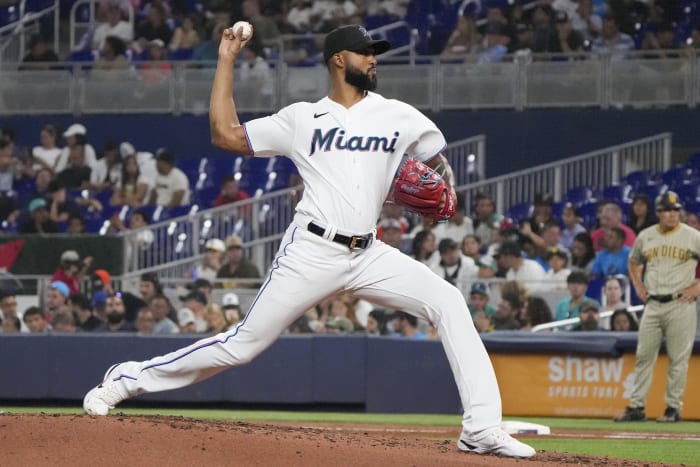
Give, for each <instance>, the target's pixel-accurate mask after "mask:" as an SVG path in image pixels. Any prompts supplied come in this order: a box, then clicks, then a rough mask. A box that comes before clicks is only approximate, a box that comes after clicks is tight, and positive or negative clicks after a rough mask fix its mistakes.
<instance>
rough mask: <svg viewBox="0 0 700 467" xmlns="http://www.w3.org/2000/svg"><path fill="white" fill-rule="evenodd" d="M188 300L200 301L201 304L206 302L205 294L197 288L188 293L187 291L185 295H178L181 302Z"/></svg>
mask: <svg viewBox="0 0 700 467" xmlns="http://www.w3.org/2000/svg"><path fill="white" fill-rule="evenodd" d="M189 300H196V301H198V302H199V303H201V304H202V305H206V304H207V297H206V295H204V293H202V292H200V291H199V290H193V291H191V292H190V293H188V294H187V295H183V296H181V297H180V301H181V302H186V301H189Z"/></svg>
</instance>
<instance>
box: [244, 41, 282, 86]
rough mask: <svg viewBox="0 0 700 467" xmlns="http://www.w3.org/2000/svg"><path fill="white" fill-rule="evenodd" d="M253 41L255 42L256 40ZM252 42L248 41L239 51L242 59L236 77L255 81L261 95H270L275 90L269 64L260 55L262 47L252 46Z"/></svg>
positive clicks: (245, 80)
mask: <svg viewBox="0 0 700 467" xmlns="http://www.w3.org/2000/svg"><path fill="white" fill-rule="evenodd" d="M256 34H257V31H256ZM254 42H255V43H257V41H254ZM254 42H251V43H249V44H248V45H247V46H246V47H244V48H243V50H242V51H241V55H240V57H241V59H242V61H241V63H240V65H239V66H238V70H237V73H238V74H237V77H238V80H239V82H242V83H255V85H256V88H257V91H258V92H259V93H260V94H261V95H262V96H272V94H273V93H274V91H275V83H274V80H273V77H272V71H271V70H270V65H268V63H267V62H266V61H265V59H264V58H263V57H262V55H263V50H262V48H261V47H259V46H257V47H256V46H254V45H253V43H254Z"/></svg>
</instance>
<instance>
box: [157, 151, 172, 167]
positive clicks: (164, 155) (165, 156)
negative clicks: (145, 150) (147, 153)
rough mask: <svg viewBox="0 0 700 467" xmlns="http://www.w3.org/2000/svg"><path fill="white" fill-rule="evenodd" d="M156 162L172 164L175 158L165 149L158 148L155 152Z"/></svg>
mask: <svg viewBox="0 0 700 467" xmlns="http://www.w3.org/2000/svg"><path fill="white" fill-rule="evenodd" d="M156 160H157V161H163V162H169V163H170V164H174V163H175V156H173V155H172V153H171V152H170V151H168V150H167V149H165V148H158V150H157V151H156Z"/></svg>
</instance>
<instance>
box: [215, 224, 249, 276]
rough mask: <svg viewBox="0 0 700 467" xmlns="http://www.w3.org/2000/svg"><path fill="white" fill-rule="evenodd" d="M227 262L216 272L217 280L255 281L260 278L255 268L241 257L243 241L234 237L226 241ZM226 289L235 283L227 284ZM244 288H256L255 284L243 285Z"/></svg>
mask: <svg viewBox="0 0 700 467" xmlns="http://www.w3.org/2000/svg"><path fill="white" fill-rule="evenodd" d="M225 244H226V259H227V261H226V262H225V263H224V265H223V266H221V269H219V272H217V274H216V277H217V279H257V278H259V277H260V273H259V272H258V268H257V266H255V264H253V262H252V261H250V260H249V259H247V258H245V257H244V256H243V241H242V240H241V238H240V237H238V236H236V235H231V236H230V237H228V238H227V239H226V243H225ZM227 286H228V287H234V286H235V282H233V283H228V284H227ZM243 286H245V287H257V283H252V284H246V285H243Z"/></svg>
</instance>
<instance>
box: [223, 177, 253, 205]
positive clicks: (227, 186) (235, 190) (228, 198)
mask: <svg viewBox="0 0 700 467" xmlns="http://www.w3.org/2000/svg"><path fill="white" fill-rule="evenodd" d="M248 198H250V195H249V194H248V193H246V192H245V191H243V190H241V188H240V186H239V185H238V180H236V178H235V177H234V176H233V175H225V176H224V177H223V178H222V179H221V192H220V193H219V196H217V197H216V199H215V200H214V206H223V205H224V204H229V203H235V202H236V201H242V200H244V199H248Z"/></svg>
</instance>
